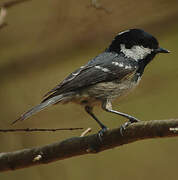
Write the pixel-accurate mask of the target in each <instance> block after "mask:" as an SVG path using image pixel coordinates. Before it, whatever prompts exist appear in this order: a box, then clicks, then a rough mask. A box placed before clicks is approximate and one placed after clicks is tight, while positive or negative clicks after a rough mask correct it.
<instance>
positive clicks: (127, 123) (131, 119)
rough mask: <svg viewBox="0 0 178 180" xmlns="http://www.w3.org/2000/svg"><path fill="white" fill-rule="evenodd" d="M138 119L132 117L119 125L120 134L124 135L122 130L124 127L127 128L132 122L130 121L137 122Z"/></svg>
mask: <svg viewBox="0 0 178 180" xmlns="http://www.w3.org/2000/svg"><path fill="white" fill-rule="evenodd" d="M139 121H140V120H138V119H136V118H134V117H132V118H130V119H129V121H128V122H126V123H124V124H122V125H121V127H120V134H121V135H122V136H123V135H124V134H123V132H124V131H125V130H126V128H127V127H128V126H129V125H130V124H132V123H137V122H139Z"/></svg>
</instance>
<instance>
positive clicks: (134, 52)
mask: <svg viewBox="0 0 178 180" xmlns="http://www.w3.org/2000/svg"><path fill="white" fill-rule="evenodd" d="M120 47H121V50H120V51H121V52H122V53H124V55H125V56H126V57H128V58H132V59H134V60H136V61H138V60H139V59H144V58H145V57H146V56H147V55H148V54H151V52H152V51H153V49H150V48H145V47H143V46H138V45H135V46H133V47H132V48H131V49H127V48H126V47H125V44H121V45H120Z"/></svg>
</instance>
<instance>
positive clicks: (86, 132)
mask: <svg viewBox="0 0 178 180" xmlns="http://www.w3.org/2000/svg"><path fill="white" fill-rule="evenodd" d="M89 132H91V128H88V129H86V130H85V131H84V132H82V134H81V135H80V137H83V136H86V135H87V134H88V133H89Z"/></svg>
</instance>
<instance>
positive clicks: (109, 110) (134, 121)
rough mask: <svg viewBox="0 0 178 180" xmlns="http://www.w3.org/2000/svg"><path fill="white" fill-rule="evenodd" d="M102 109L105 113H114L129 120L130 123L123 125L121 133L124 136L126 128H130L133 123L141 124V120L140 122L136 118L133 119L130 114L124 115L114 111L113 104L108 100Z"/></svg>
mask: <svg viewBox="0 0 178 180" xmlns="http://www.w3.org/2000/svg"><path fill="white" fill-rule="evenodd" d="M102 108H103V109H104V110H105V111H107V112H111V113H114V114H118V115H120V116H123V117H125V118H127V119H129V121H128V122H126V123H125V124H123V125H122V126H121V129H120V132H121V134H122V135H123V130H125V129H126V127H127V126H129V124H131V123H136V122H139V121H140V120H138V119H137V118H135V117H133V116H131V115H128V114H125V113H122V112H119V111H115V110H113V109H112V104H111V102H110V101H108V100H106V101H104V102H103V104H102Z"/></svg>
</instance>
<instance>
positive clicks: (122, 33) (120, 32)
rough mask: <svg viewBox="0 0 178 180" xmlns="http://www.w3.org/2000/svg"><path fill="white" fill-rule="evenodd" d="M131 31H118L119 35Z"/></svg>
mask: <svg viewBox="0 0 178 180" xmlns="http://www.w3.org/2000/svg"><path fill="white" fill-rule="evenodd" d="M129 31H130V29H128V30H125V31H122V32H120V33H118V35H121V34H124V33H126V32H129Z"/></svg>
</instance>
